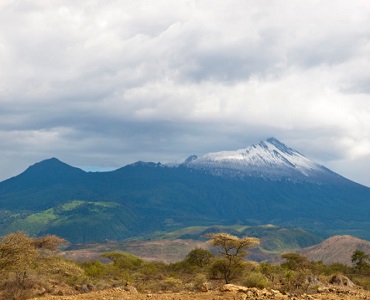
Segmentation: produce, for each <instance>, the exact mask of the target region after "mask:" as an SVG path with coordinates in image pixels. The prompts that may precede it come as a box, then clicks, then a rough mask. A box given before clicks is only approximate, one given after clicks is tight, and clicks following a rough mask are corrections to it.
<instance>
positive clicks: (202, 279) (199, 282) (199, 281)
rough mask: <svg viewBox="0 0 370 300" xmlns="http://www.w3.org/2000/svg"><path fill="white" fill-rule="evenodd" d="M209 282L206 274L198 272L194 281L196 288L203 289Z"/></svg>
mask: <svg viewBox="0 0 370 300" xmlns="http://www.w3.org/2000/svg"><path fill="white" fill-rule="evenodd" d="M206 282H207V277H206V275H204V274H197V275H196V276H195V278H194V281H193V286H194V289H195V290H197V291H202V288H203V286H204V284H205V283H206Z"/></svg>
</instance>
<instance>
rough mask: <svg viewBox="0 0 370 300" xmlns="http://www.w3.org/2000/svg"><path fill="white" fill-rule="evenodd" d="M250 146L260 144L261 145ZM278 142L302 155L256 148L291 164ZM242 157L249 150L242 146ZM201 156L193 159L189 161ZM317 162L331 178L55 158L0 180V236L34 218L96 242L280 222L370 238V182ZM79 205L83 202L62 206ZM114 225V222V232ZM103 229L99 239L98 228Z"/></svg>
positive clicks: (49, 229)
mask: <svg viewBox="0 0 370 300" xmlns="http://www.w3.org/2000/svg"><path fill="white" fill-rule="evenodd" d="M278 143H279V144H278ZM276 145H277V146H276ZM251 147H252V148H251V149H252V150H253V149H256V147H257V146H256V145H255V146H251ZM276 147H279V149H278V150H279V151H281V152H284V155H285V156H286V157H285V158H290V156H292V155H293V156H294V155H296V156H297V157H298V158H297V159H301V158H302V157H303V155H302V154H300V153H299V154H296V153H298V151H296V150H293V149H291V148H289V147H288V146H286V145H284V144H283V143H281V142H279V141H277V140H275V139H273V140H271V139H270V140H269V141H263V142H261V143H260V144H259V146H258V151H262V153H267V154H268V155H270V156H269V158H268V159H270V158H271V159H272V161H273V162H276V161H277V162H279V166H280V165H283V166H284V167H285V166H286V165H287V163H286V162H285V161H284V160H283V159H282V158H281V155H280V153H279V155H278V154H276V153H275V152H274V150H276V149H277V148H276ZM246 149H247V148H246ZM276 151H277V150H276ZM233 153H235V152H233ZM243 153H245V155H247V152H246V151H245V150H244V152H243ZM258 153H261V152H258ZM238 155H239V154H238ZM294 157H295V156H294ZM197 159H198V157H197V156H194V157H192V159H190V160H188V162H189V161H190V164H191V163H192V162H193V161H194V160H197ZM268 159H265V162H266V161H269V160H268ZM302 159H303V161H304V162H306V160H308V159H307V158H302ZM310 164H311V163H309V164H308V165H309V166H310ZM312 164H314V163H312ZM288 165H289V164H288ZM306 165H307V164H306ZM269 166H270V167H271V166H274V164H272V165H271V164H270V165H269ZM314 166H316V165H314ZM321 167H322V168H321ZM289 168H290V169H292V167H289ZM317 168H319V171H320V172H321V171H322V172H323V174H324V175H325V176H321V177H320V176H318V175H317V173H313V174H314V175H315V177H314V178H311V179H312V180H311V179H310V180H306V177H307V176H305V175H303V174H301V175H300V176H298V177H297V176H296V174H297V173H293V175H294V176H293V177H292V178H290V177H288V176H286V175H287V174H288V175H289V174H290V173H289V172H285V173H284V176H280V177H276V176H275V177H272V178H270V177H267V176H242V175H240V176H239V175H238V174H239V173H238V172H239V171H238V172H237V174H236V176H235V172H234V171H235V170H234V169H232V170H231V171H232V172H231V173H230V172H229V171H230V170H228V169H227V168H226V170H227V171H226V172H225V173H222V172H221V173H217V172H216V173H215V172H213V171H214V170H216V171H217V170H219V169H220V168H219V167H217V168H211V172H209V169H208V170H207V169H202V168H193V167H189V166H187V165H184V164H178V165H175V166H173V165H172V166H167V165H165V164H161V163H153V162H143V161H139V162H136V163H133V164H131V165H127V166H124V167H122V168H119V169H117V170H114V171H108V172H85V171H83V170H81V169H79V168H75V167H72V166H69V165H67V164H65V163H63V162H61V161H59V160H58V159H56V158H52V159H48V160H45V161H42V162H40V163H37V164H34V165H33V166H31V167H29V168H28V169H27V170H26V171H24V172H23V173H21V174H20V175H18V176H15V177H12V178H10V179H8V180H6V181H3V182H0V215H2V216H3V218H2V219H1V221H0V222H1V224H0V225H1V226H0V235H1V234H4V233H6V232H8V231H7V230H9V228H12V229H13V230H17V229H27V228H24V227H22V224H26V223H27V222H28V223H27V224H29V220H33V218H36V219H37V220H38V224H41V225H40V226H41V227H38V228H34V229H33V230H34V232H38V233H40V234H41V233H43V234H45V233H53V234H56V233H58V234H59V235H62V236H63V237H66V238H70V239H71V240H72V242H80V241H82V240H83V241H95V240H97V239H98V240H100V239H102V237H103V236H106V238H107V239H116V240H120V239H126V238H130V237H135V236H140V235H150V233H151V232H154V231H164V232H166V231H169V230H170V231H173V230H176V229H179V228H183V227H188V226H194V225H199V226H212V225H215V224H218V225H233V224H244V225H251V226H255V225H256V226H257V225H261V224H275V225H278V226H285V227H302V228H304V229H307V230H309V231H312V232H315V233H318V234H319V235H320V236H321V237H328V236H330V235H333V234H352V235H355V236H358V237H361V238H367V239H370V230H369V229H370V222H369V220H368V215H369V212H370V201H369V200H370V188H367V187H365V186H362V185H360V184H357V183H355V182H352V181H349V180H347V179H345V178H344V177H341V176H340V175H338V174H336V173H334V172H331V171H330V170H327V169H326V168H325V167H323V166H319V167H317ZM290 169H289V170H290ZM293 169H294V168H293ZM265 171H266V169H265V170H263V172H265ZM308 175H309V176H311V175H312V174H308ZM312 176H313V175H312ZM73 201H77V202H78V203H80V204H79V205H78V206H75V207H74V209H70V210H62V211H61V210H60V207H64V206H63V205H67V206H68V205H69V204H68V203H72V202H73ZM75 203H76V202H75ZM94 203H97V204H96V205H94ZM101 203H110V204H109V205H110V206H109V207H108V208H107V207H105V206H104V205H101ZM112 205H113V206H112ZM115 207H116V208H117V209H115ZM50 209H53V211H54V212H55V214H53V215H52V218H54V219H50V216H51V215H50V211H49V210H50ZM95 213H98V214H100V215H101V217H100V218H98V219H96V220H95V221H96V222H95V223H94V226H96V228H95V227H91V226H90V225H89V218H90V217H91V218H93V217H94V214H95ZM55 216H57V217H58V222H57V223H55V222H56V221H55V220H56V219H55ZM27 218H28V219H27ZM40 218H41V219H40ZM42 218H45V219H42ZM20 220H24V221H20ZM109 224H115V225H114V226H115V227H116V228H117V230H115V229H114V230H113V229H112V228H111V227H110V226H109ZM72 228H79V229H78V232H79V235H76V234H75V233H72V232H71V230H72ZM94 228H95V229H94ZM98 229H99V230H98ZM98 231H99V236H97V235H96V234H95V232H98Z"/></svg>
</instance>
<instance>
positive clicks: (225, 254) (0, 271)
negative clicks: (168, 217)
mask: <svg viewBox="0 0 370 300" xmlns="http://www.w3.org/2000/svg"><path fill="white" fill-rule="evenodd" d="M208 238H209V239H210V243H211V244H212V245H213V246H215V248H216V249H215V250H216V251H215V252H216V253H217V254H214V253H212V252H211V251H209V250H205V249H201V248H196V249H193V250H192V251H190V252H189V253H188V255H187V256H186V258H185V259H184V260H182V261H179V262H175V263H168V264H167V263H163V262H148V261H144V260H142V259H141V258H139V257H137V256H134V255H131V254H128V253H125V252H119V251H112V252H107V253H104V254H102V257H101V258H102V260H105V261H106V262H102V261H85V262H82V263H76V262H73V261H70V260H67V259H65V258H62V257H60V256H58V254H57V249H58V248H59V247H61V246H63V245H64V244H66V241H65V240H63V239H61V238H59V237H57V236H51V235H46V236H43V237H39V238H30V237H28V236H27V235H26V234H25V233H24V232H17V233H12V234H9V235H7V236H5V237H4V238H3V239H2V241H1V242H0V289H1V294H0V295H1V298H2V299H15V300H16V299H27V298H30V297H32V296H37V295H39V296H41V295H44V294H60V295H62V294H73V293H85V292H89V291H92V290H102V289H107V288H111V287H120V288H122V289H127V290H130V289H132V290H138V291H139V292H148V293H155V292H163V291H166V292H169V291H172V292H179V291H204V290H208V289H216V288H218V287H220V286H221V285H223V284H225V283H233V284H237V285H243V286H246V287H256V288H259V289H263V288H271V289H275V290H280V291H281V292H284V293H295V294H299V293H310V292H313V291H317V289H318V288H319V287H320V286H323V285H325V284H328V283H341V284H344V285H350V284H351V283H350V281H345V279H343V278H345V277H343V276H342V275H345V276H348V277H349V278H350V279H351V280H352V281H353V282H355V283H356V284H359V285H362V286H363V287H364V288H367V289H370V266H369V263H370V257H369V255H368V254H366V253H364V252H362V251H359V250H356V251H355V252H354V253H353V255H352V262H353V266H351V267H349V266H345V265H340V264H333V265H324V264H323V263H321V262H311V261H308V260H307V258H305V257H304V256H301V255H299V254H296V253H286V254H283V255H282V258H283V259H284V262H283V263H281V264H280V265H273V264H269V263H261V264H258V263H256V262H251V261H247V260H245V259H244V258H245V256H246V255H247V250H248V249H249V248H251V247H253V246H255V245H257V244H258V242H259V240H258V239H256V238H237V237H235V236H233V235H230V234H224V233H217V234H210V235H208Z"/></svg>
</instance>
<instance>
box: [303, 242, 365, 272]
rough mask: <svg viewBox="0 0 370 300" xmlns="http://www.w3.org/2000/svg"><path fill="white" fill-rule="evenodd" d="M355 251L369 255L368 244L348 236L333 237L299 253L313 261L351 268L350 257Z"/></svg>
mask: <svg viewBox="0 0 370 300" xmlns="http://www.w3.org/2000/svg"><path fill="white" fill-rule="evenodd" d="M355 250H361V251H364V252H365V253H370V242H369V241H365V240H361V239H358V238H355V237H353V236H350V235H343V236H333V237H330V238H328V239H326V240H325V241H323V242H321V243H320V244H318V245H314V246H311V247H307V248H304V249H301V250H300V251H299V253H301V254H303V255H305V256H307V257H308V258H309V259H310V260H313V261H322V262H323V263H325V264H333V263H340V264H344V265H348V266H351V265H352V262H351V256H352V254H353V252H354V251H355Z"/></svg>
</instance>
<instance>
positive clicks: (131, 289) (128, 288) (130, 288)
mask: <svg viewBox="0 0 370 300" xmlns="http://www.w3.org/2000/svg"><path fill="white" fill-rule="evenodd" d="M123 289H124V290H125V291H126V292H129V293H132V294H138V293H139V292H138V291H137V289H136V288H135V287H134V286H132V285H129V284H128V285H126V286H125V287H124V288H123Z"/></svg>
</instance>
